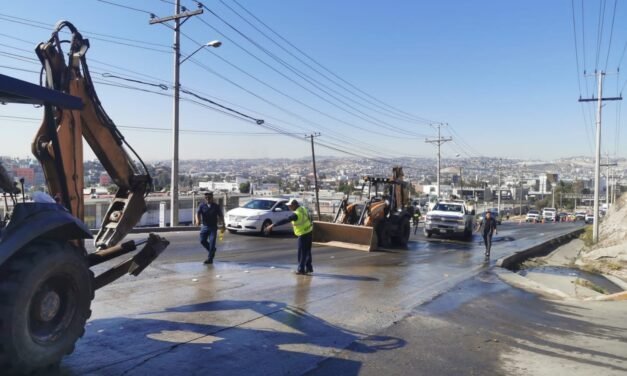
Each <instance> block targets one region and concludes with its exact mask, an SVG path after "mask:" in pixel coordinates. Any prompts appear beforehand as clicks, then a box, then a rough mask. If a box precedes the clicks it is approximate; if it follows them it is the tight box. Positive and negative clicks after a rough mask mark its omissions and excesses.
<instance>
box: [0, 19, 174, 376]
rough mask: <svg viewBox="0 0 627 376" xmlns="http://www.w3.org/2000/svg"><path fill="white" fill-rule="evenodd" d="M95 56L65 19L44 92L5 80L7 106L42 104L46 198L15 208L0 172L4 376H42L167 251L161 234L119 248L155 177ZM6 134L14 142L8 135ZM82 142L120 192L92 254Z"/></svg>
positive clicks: (50, 50) (9, 184)
mask: <svg viewBox="0 0 627 376" xmlns="http://www.w3.org/2000/svg"><path fill="white" fill-rule="evenodd" d="M66 28H67V29H68V30H69V32H70V40H69V48H68V51H65V52H67V54H65V55H64V51H63V50H62V44H63V46H65V44H64V43H67V42H68V41H67V40H61V39H60V32H61V30H63V29H66ZM88 48H89V41H88V40H87V39H84V38H83V37H82V35H81V34H80V33H79V32H78V30H76V28H75V27H74V26H73V25H72V24H71V23H69V22H67V21H61V22H59V23H58V24H57V26H56V27H55V29H54V31H53V33H52V36H51V38H50V39H49V40H48V42H46V43H40V44H39V45H38V46H37V48H36V53H37V56H38V57H39V59H40V61H41V63H42V65H43V77H42V78H43V82H44V84H45V87H42V86H39V85H34V84H31V83H28V82H25V81H21V80H17V79H15V78H12V77H8V76H5V75H0V102H2V103H26V104H37V105H41V106H43V121H42V125H41V127H40V128H39V130H38V131H37V133H36V135H35V138H34V140H33V143H32V152H33V154H34V155H35V157H36V158H37V159H38V160H39V162H40V163H41V165H42V169H43V172H44V175H45V179H46V185H47V190H48V193H49V196H45V195H43V194H40V195H39V196H40V197H43V200H39V202H24V201H23V200H22V202H18V199H17V197H16V194H17V193H19V191H20V188H18V187H17V186H16V184H14V183H13V180H12V179H10V178H9V176H8V175H7V172H6V170H5V169H4V168H0V190H1V191H2V192H4V193H3V196H4V201H5V203H6V201H7V200H8V199H10V200H12V201H13V205H12V211H11V213H10V215H9V217H8V218H7V220H8V221H7V222H6V225H5V226H3V227H4V228H1V229H0V373H2V374H3V375H4V374H17V373H30V372H37V371H39V372H41V371H42V370H43V372H45V371H46V370H47V369H48V368H49V367H52V366H54V365H55V364H58V363H59V361H60V360H61V358H62V357H63V356H64V355H66V354H69V353H71V352H72V351H73V349H74V345H75V343H76V341H77V340H78V339H79V338H80V337H81V336H82V335H83V333H84V331H85V329H84V327H85V323H86V321H87V319H88V318H89V316H90V315H91V310H90V306H91V301H92V299H93V298H94V292H95V290H97V289H98V288H100V287H103V286H105V285H107V284H108V283H111V282H113V281H114V280H116V279H117V278H119V277H121V276H123V275H125V274H126V273H128V274H132V275H135V276H137V275H138V274H139V273H141V271H142V270H144V269H145V268H146V267H147V266H148V265H149V264H150V263H151V262H152V261H153V260H154V259H155V258H156V257H157V256H158V255H159V254H160V253H161V252H162V251H163V250H164V249H165V248H166V247H167V246H168V244H169V242H168V241H167V240H165V239H163V238H161V237H159V236H157V235H154V234H150V235H149V236H148V239H146V240H145V241H141V242H137V243H136V242H134V241H128V242H125V243H120V242H121V241H122V239H123V238H124V237H125V236H126V235H127V234H128V232H129V231H130V230H131V229H132V228H133V226H134V225H135V224H136V223H137V222H138V221H139V220H140V218H141V216H142V214H143V213H144V212H145V210H146V203H145V196H146V195H147V194H148V192H149V191H150V188H151V177H150V175H149V173H148V171H147V169H146V166H145V165H144V164H143V162H141V159H140V158H139V157H138V156H137V155H136V154H135V157H136V158H137V159H138V160H139V163H136V162H135V161H134V160H133V159H131V157H130V155H129V154H128V153H127V149H129V150H131V151H132V148H130V146H128V144H126V142H125V140H124V137H122V135H121V134H120V133H119V131H118V129H117V128H116V126H115V124H114V123H113V121H112V120H111V119H110V118H109V117H108V116H107V114H106V113H105V111H104V109H103V108H102V106H101V104H100V101H99V99H98V96H97V95H96V91H95V88H94V85H93V83H92V80H91V77H90V75H89V69H88V66H87V61H86V58H85V54H86V52H87V50H88ZM66 56H67V60H65V57H66ZM2 134H3V135H4V136H3V138H4V139H5V140H8V139H9V137H10V136H9V133H8V131H6V130H3V131H2ZM83 138H84V139H85V140H86V141H87V143H88V144H89V146H90V147H91V148H92V149H93V151H94V153H95V154H96V156H97V157H98V159H99V160H100V162H101V163H102V165H103V166H104V168H105V169H106V171H107V172H108V173H109V175H110V176H111V178H112V181H113V182H115V184H116V185H117V186H118V190H117V193H116V195H115V198H114V199H113V200H112V202H111V204H110V206H109V209H108V211H107V214H106V217H105V220H104V221H103V224H102V227H101V228H100V231H99V232H98V234H97V235H96V238H95V251H94V252H92V253H88V252H87V250H86V248H85V246H84V239H90V238H93V237H92V234H91V231H90V230H89V229H88V228H87V227H86V225H85V224H84V223H83V214H84V199H83V177H84V172H83V150H82V145H83V144H82V142H83ZM133 153H134V151H133ZM21 190H23V186H22V189H21ZM46 198H47V199H46ZM7 209H8V205H7ZM140 245H143V248H142V249H141V250H140V251H139V252H136V253H135V254H134V255H133V256H131V257H128V258H127V259H125V260H123V261H121V262H119V263H118V264H117V265H115V266H113V267H112V268H110V269H108V270H106V271H105V272H103V273H101V274H100V275H98V276H94V273H93V271H92V270H91V269H90V268H91V267H93V266H95V265H98V264H100V263H102V262H104V261H108V260H111V259H114V258H116V257H119V256H122V255H125V254H129V253H131V252H133V251H135V250H137V249H138V247H139V246H140Z"/></svg>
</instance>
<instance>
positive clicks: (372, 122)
mask: <svg viewBox="0 0 627 376" xmlns="http://www.w3.org/2000/svg"><path fill="white" fill-rule="evenodd" d="M204 8H205V9H207V10H208V11H209V12H211V13H212V14H214V15H215V16H216V17H218V18H219V19H220V20H222V21H223V22H225V23H226V24H227V25H228V26H229V27H231V28H232V29H233V30H236V31H237V32H238V33H240V35H243V34H242V33H241V32H239V31H238V30H237V29H236V28H235V27H233V26H232V25H231V24H229V23H228V22H226V21H224V20H223V19H222V18H221V17H219V16H218V15H217V14H215V13H214V12H213V11H211V10H210V9H209V8H207V7H204ZM200 20H201V22H202V23H203V24H205V25H207V26H208V27H210V28H211V29H213V30H216V31H217V32H219V33H220V34H222V35H223V36H225V35H224V33H221V32H220V31H218V30H217V29H215V28H214V27H213V26H211V25H210V24H209V23H207V22H206V21H205V20H203V19H200ZM182 34H183V35H184V36H185V34H184V33H182ZM225 37H226V36H225ZM244 37H245V36H244ZM227 38H228V37H227ZM245 38H246V37H245ZM188 39H190V40H192V41H194V40H193V39H192V38H188ZM228 39H229V40H230V41H231V42H233V43H234V44H235V45H236V46H238V47H239V48H241V49H242V50H244V51H245V52H246V53H247V54H249V55H251V56H253V58H255V59H256V60H258V61H259V62H261V63H262V64H264V65H265V66H267V67H268V68H270V69H271V70H273V71H274V72H275V73H277V74H279V75H280V76H282V77H283V78H285V79H287V80H288V81H290V82H292V83H293V84H295V85H297V86H299V87H300V88H302V89H303V90H305V91H307V92H308V93H310V94H312V95H314V96H315V97H317V98H318V99H320V100H322V101H324V102H326V103H328V104H330V105H331V106H333V107H336V108H338V109H339V110H341V111H344V112H346V113H348V114H350V115H352V116H354V117H357V118H359V119H361V120H364V121H366V122H368V123H371V124H373V125H375V126H379V127H383V128H387V129H388V130H390V131H393V132H398V129H395V128H394V127H393V126H391V125H389V124H385V122H381V121H378V122H377V120H372V118H369V117H364V116H362V115H359V114H357V113H355V112H353V111H351V110H348V109H346V108H344V107H343V106H340V105H338V104H337V103H336V102H334V101H332V100H329V99H327V98H325V97H324V96H322V95H320V94H318V93H317V92H315V91H313V90H312V89H310V88H308V87H306V86H305V85H303V84H301V83H300V82H298V81H296V80H294V79H292V78H291V77H289V76H287V75H286V74H285V73H283V72H281V71H280V70H278V69H276V68H275V67H273V66H271V65H270V64H268V63H267V62H265V61H263V60H262V59H261V58H259V57H258V56H256V55H254V54H253V53H251V52H250V51H248V50H247V49H245V48H243V47H242V46H241V45H239V44H237V43H236V42H235V41H233V40H232V39H230V38H228ZM249 41H250V39H249ZM194 42H195V43H197V44H199V43H198V42H197V41H194ZM251 43H253V44H255V42H254V41H251ZM199 45H200V44H199ZM259 48H261V49H262V50H263V51H266V50H265V49H263V48H262V47H260V46H259ZM212 53H213V52H212ZM213 54H214V55H215V56H216V57H217V58H218V59H220V60H222V61H223V62H225V63H226V64H228V65H230V66H232V67H233V68H235V69H237V70H238V71H240V72H242V73H244V74H245V75H247V76H249V77H251V78H252V79H254V80H256V81H258V82H260V83H262V84H263V85H265V86H267V87H270V88H271V89H273V90H275V91H277V89H276V88H274V87H271V86H270V85H269V84H267V83H266V82H263V81H262V80H260V79H259V78H257V77H256V76H255V75H253V74H250V73H248V72H246V71H244V70H243V69H241V68H240V67H238V66H237V65H235V64H233V63H231V62H230V61H228V60H227V59H225V58H223V57H222V56H220V55H219V54H216V53H213ZM286 68H287V69H290V67H288V66H286ZM301 78H304V77H302V76H301ZM305 80H306V79H305ZM309 83H310V84H311V81H309ZM318 89H319V88H318ZM319 90H320V89H319ZM277 92H279V93H280V94H282V95H284V96H286V97H287V98H289V99H292V100H294V98H293V96H290V95H287V94H285V93H282V92H280V91H277ZM326 94H327V95H329V93H328V92H326ZM331 96H332V97H333V98H334V99H335V100H336V101H338V102H341V103H342V104H344V105H346V102H344V101H342V100H340V99H338V98H337V97H334V96H333V95H331ZM298 103H299V104H301V105H303V106H305V107H307V108H309V109H310V110H312V111H315V112H318V113H319V114H321V115H324V116H326V117H329V118H331V119H333V120H335V121H339V122H341V123H343V124H346V125H348V126H351V127H355V128H359V129H361V130H367V129H365V128H363V127H359V126H356V125H355V124H351V123H348V122H346V121H344V120H340V119H339V118H337V117H335V116H331V115H329V114H328V113H324V112H321V111H320V110H319V109H316V108H313V107H312V106H310V105H307V104H305V103H304V102H303V101H298ZM348 106H350V105H348ZM352 108H353V109H354V107H352ZM357 111H358V112H360V113H362V114H363V112H361V111H360V110H357ZM366 115H367V114H366ZM367 131H371V130H367ZM401 133H404V134H405V136H414V137H415V135H413V134H411V133H409V132H407V131H402V132H401Z"/></svg>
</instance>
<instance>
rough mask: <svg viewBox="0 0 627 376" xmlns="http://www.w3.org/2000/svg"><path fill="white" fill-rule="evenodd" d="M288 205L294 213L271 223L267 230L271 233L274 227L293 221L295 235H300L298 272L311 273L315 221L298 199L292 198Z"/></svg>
mask: <svg viewBox="0 0 627 376" xmlns="http://www.w3.org/2000/svg"><path fill="white" fill-rule="evenodd" d="M287 206H288V207H289V208H290V210H291V211H292V215H290V216H289V217H287V218H285V219H282V220H280V221H278V222H277V223H274V224H271V225H270V226H268V227H267V228H266V232H267V233H270V232H271V231H272V227H274V226H281V225H284V224H286V223H287V222H290V221H291V222H292V226H293V227H294V235H296V236H298V269H297V270H296V272H295V273H296V274H311V273H313V266H312V264H311V263H312V259H311V241H312V231H313V223H312V222H311V218H310V217H309V213H308V212H307V209H306V208H304V207H302V206H300V205H299V204H298V201H296V199H290V200H289V201H288V203H287Z"/></svg>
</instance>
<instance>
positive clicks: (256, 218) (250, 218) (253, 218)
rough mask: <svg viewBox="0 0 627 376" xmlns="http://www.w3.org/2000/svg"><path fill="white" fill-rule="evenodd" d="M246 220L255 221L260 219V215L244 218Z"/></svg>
mask: <svg viewBox="0 0 627 376" xmlns="http://www.w3.org/2000/svg"><path fill="white" fill-rule="evenodd" d="M246 219H247V220H249V221H256V220H259V219H261V216H260V215H253V216H251V217H246Z"/></svg>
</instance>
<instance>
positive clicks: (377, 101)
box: [233, 0, 437, 124]
mask: <svg viewBox="0 0 627 376" xmlns="http://www.w3.org/2000/svg"><path fill="white" fill-rule="evenodd" d="M233 2H234V3H235V4H236V5H237V6H239V7H240V8H241V9H243V10H244V11H245V12H246V13H248V14H249V15H250V16H251V17H253V18H254V19H255V20H256V21H257V22H259V23H260V24H261V25H263V26H264V27H265V28H267V29H268V30H270V31H271V32H272V33H273V34H274V35H276V36H277V37H279V38H280V39H281V40H282V41H283V42H285V43H286V44H287V45H289V46H290V47H292V48H293V49H294V50H296V51H298V52H299V53H300V54H301V55H303V56H304V57H306V58H307V59H309V60H310V61H312V62H313V63H314V64H316V65H317V66H319V67H320V68H322V69H323V70H325V71H326V72H328V73H329V74H331V75H333V76H334V77H335V78H336V79H338V80H340V81H342V82H344V83H345V84H346V85H349V86H350V87H352V88H353V89H355V90H357V91H359V92H360V93H362V94H363V95H365V96H366V97H369V98H371V100H372V102H370V101H369V103H371V104H372V105H374V106H382V107H381V108H383V109H385V110H390V109H391V110H394V111H395V112H397V113H398V114H402V115H403V116H407V117H409V118H412V119H414V120H415V121H422V122H425V123H430V124H431V123H437V122H436V121H434V120H430V119H426V118H423V117H419V116H416V115H413V114H410V113H408V112H405V111H403V110H400V109H398V108H395V107H393V106H391V105H389V104H387V103H385V102H383V101H381V100H380V99H377V98H375V97H374V96H372V95H370V94H368V93H366V92H365V91H363V90H361V89H359V88H358V87H356V86H355V85H353V84H351V83H350V82H348V81H346V80H345V79H344V78H342V77H341V76H339V75H337V74H336V73H334V72H333V71H331V70H330V69H328V68H327V67H325V66H324V65H322V64H321V63H319V62H318V61H317V60H315V59H314V58H312V57H311V56H310V55H308V54H306V53H305V52H304V51H302V50H301V49H299V48H298V47H297V46H295V45H294V44H293V43H291V42H290V41H289V40H287V39H286V38H285V37H283V36H282V35H280V34H279V33H278V32H276V31H275V30H274V29H272V28H271V27H270V26H268V25H267V24H266V23H264V22H263V21H262V20H260V19H259V18H258V17H257V16H255V15H254V14H253V13H252V12H250V11H249V10H248V9H246V8H245V7H244V6H243V5H242V4H240V3H239V2H238V1H237V0H233ZM360 98H362V99H364V100H367V99H366V98H363V97H360ZM386 107H387V109H386Z"/></svg>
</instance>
